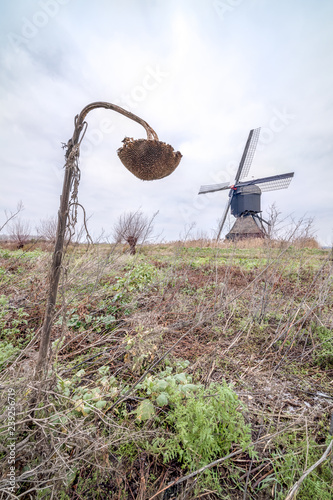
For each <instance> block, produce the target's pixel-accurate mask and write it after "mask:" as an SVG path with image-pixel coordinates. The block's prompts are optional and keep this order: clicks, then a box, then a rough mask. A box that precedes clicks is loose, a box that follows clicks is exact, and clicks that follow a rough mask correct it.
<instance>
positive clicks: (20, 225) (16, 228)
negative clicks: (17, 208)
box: [9, 219, 31, 248]
mask: <svg viewBox="0 0 333 500" xmlns="http://www.w3.org/2000/svg"><path fill="white" fill-rule="evenodd" d="M30 234H31V233H30V223H29V222H28V221H27V220H22V219H15V220H14V221H12V223H11V224H10V228H9V236H10V239H11V241H12V242H13V243H15V245H16V247H17V248H23V247H24V245H26V244H27V243H28V242H29V240H30V239H31V236H30Z"/></svg>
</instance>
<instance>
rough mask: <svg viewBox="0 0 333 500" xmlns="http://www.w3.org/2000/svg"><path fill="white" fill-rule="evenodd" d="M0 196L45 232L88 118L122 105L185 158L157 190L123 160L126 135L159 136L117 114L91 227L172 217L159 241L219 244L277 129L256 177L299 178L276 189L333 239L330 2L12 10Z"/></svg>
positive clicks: (94, 154)
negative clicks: (233, 184) (242, 180)
mask: <svg viewBox="0 0 333 500" xmlns="http://www.w3.org/2000/svg"><path fill="white" fill-rule="evenodd" d="M0 5H1V7H0V9H1V20H0V26H1V67H2V68H1V76H0V85H1V87H0V88H1V96H0V100H1V110H2V112H1V118H0V126H1V149H0V155H1V163H0V165H1V184H0V185H1V189H0V196H1V198H0V220H1V218H2V217H3V211H4V210H5V209H6V210H14V209H15V207H16V204H17V202H18V201H19V200H22V201H23V204H24V207H25V210H24V212H23V214H22V217H24V218H25V219H28V220H29V221H30V222H31V225H32V227H34V226H35V225H38V222H39V220H40V219H43V218H46V217H49V216H52V215H54V214H55V213H56V212H57V210H58V205H59V195H60V192H61V187H62V177H63V163H64V158H63V154H64V152H63V150H62V149H61V145H62V143H64V142H67V141H68V139H69V138H70V137H71V136H72V133H73V121H74V116H75V115H76V114H78V113H79V112H80V111H81V109H82V108H83V107H85V106H86V105H87V104H88V103H90V102H94V101H108V102H112V103H116V104H118V105H120V106H123V107H125V108H127V109H129V110H131V111H132V112H133V113H135V114H137V115H139V116H140V117H141V118H143V119H144V120H146V121H147V122H148V123H149V124H150V125H151V126H152V127H153V128H154V130H156V132H157V134H158V136H159V138H160V140H162V141H164V142H167V143H169V144H171V145H172V146H173V147H174V148H175V150H179V151H181V153H182V154H183V158H182V161H181V163H180V166H179V167H178V169H177V170H176V171H175V172H174V173H173V174H172V175H171V176H169V177H167V178H165V179H162V180H158V181H154V182H142V181H140V180H139V179H137V178H135V177H134V176H133V175H132V174H130V173H129V172H128V171H127V170H126V169H125V168H124V167H123V165H122V164H121V162H120V160H119V158H118V156H117V154H116V150H117V149H118V148H119V147H120V146H121V145H122V143H121V141H122V139H123V138H124V137H125V136H129V137H134V138H141V137H145V132H144V129H143V128H142V127H141V126H140V125H138V124H136V123H134V122H132V121H131V120H128V119H127V118H125V117H123V116H121V115H118V114H117V113H114V112H111V111H108V110H105V109H103V110H96V111H93V112H92V113H90V114H89V116H88V124H89V126H88V130H87V133H86V136H85V138H84V141H83V143H82V150H81V162H80V167H81V172H82V174H81V184H80V192H79V200H80V202H81V203H82V204H83V205H84V206H85V208H86V211H87V213H88V214H89V215H90V216H91V218H90V220H89V224H90V230H91V232H92V233H93V235H94V236H95V237H97V236H98V235H99V234H100V232H101V230H102V228H104V230H105V232H106V233H110V232H111V231H112V226H113V224H114V222H115V221H116V219H117V218H118V216H119V215H120V214H121V213H123V212H124V211H134V210H137V209H139V208H140V209H141V210H142V211H143V212H144V213H145V214H147V215H152V214H153V213H154V212H156V211H157V210H159V215H158V217H157V219H156V223H155V228H156V233H161V232H162V234H163V237H164V238H165V239H166V240H174V239H178V238H179V236H180V235H181V234H183V233H184V228H185V226H188V225H189V224H191V223H193V222H195V223H196V229H197V230H198V231H201V230H202V231H205V232H207V233H208V234H209V235H212V234H213V231H214V230H216V227H217V222H218V219H219V217H220V216H221V214H222V212H223V210H224V206H225V204H226V202H227V192H226V191H224V192H221V193H214V194H210V195H206V196H204V197H199V196H198V195H197V193H198V190H199V187H200V185H201V184H212V183H214V182H225V181H232V180H233V176H234V174H235V172H236V169H237V166H238V163H239V161H240V157H241V153H242V149H243V148H244V145H245V142H246V139H247V136H248V133H249V130H250V129H252V128H256V127H262V132H261V140H260V142H259V145H258V149H257V153H256V156H255V158H254V161H253V164H252V168H251V171H250V174H249V175H250V177H263V176H266V175H275V174H279V173H285V172H291V171H294V172H295V177H294V179H293V180H292V182H291V184H290V187H289V188H288V190H281V191H273V192H269V193H263V195H262V209H263V212H264V213H265V211H266V210H267V209H268V207H269V206H270V205H272V203H274V202H275V203H276V205H277V207H278V208H279V210H280V211H281V212H282V213H283V215H284V216H287V215H289V214H293V216H294V217H295V218H296V219H299V218H301V217H303V216H306V217H314V218H315V223H314V227H315V230H316V235H317V237H318V239H319V241H320V242H321V243H322V244H324V245H330V244H332V240H333V232H332V228H333V223H332V208H333V194H332V190H333V169H332V132H333V114H332V111H333V65H332V55H333V30H332V24H333V2H332V1H331V0H321V1H320V2H317V1H316V0H219V1H217V0H122V1H121V2H119V1H116V0H108V1H107V0H95V1H94V2H92V1H88V0H37V1H35V0H2V1H1V4H0Z"/></svg>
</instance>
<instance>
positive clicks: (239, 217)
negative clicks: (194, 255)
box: [199, 128, 294, 239]
mask: <svg viewBox="0 0 333 500" xmlns="http://www.w3.org/2000/svg"><path fill="white" fill-rule="evenodd" d="M259 134H260V128H257V129H253V130H251V131H250V134H249V137H248V139H247V142H246V145H245V149H244V152H243V155H242V159H241V161H240V164H239V167H238V170H237V173H236V177H235V181H234V184H233V185H230V184H229V183H224V184H213V185H209V186H201V188H200V191H199V194H206V193H212V192H214V191H224V190H226V189H229V200H228V202H227V206H226V208H225V211H224V214H223V217H222V219H221V221H220V224H219V228H218V234H217V239H219V237H220V235H221V232H222V229H223V226H224V223H225V221H226V218H227V215H228V212H229V209H230V210H231V214H232V215H233V216H234V217H236V222H235V224H234V226H233V227H232V229H231V230H230V232H229V233H228V234H227V235H226V238H227V239H240V238H264V237H265V236H266V234H267V231H266V229H265V226H264V224H263V223H266V224H268V223H267V222H265V221H264V220H263V219H262V217H261V216H260V215H259V214H261V193H262V192H263V191H273V190H276V189H285V188H287V187H288V186H289V184H290V182H291V179H292V178H293V176H294V172H290V173H288V174H280V175H273V176H271V177H262V178H260V179H252V180H250V181H244V180H242V179H245V178H246V176H247V175H248V173H249V170H250V167H251V163H252V160H253V157H254V153H255V150H256V146H257V143H258V138H259ZM259 186H260V187H259Z"/></svg>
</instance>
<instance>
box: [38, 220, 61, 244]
mask: <svg viewBox="0 0 333 500" xmlns="http://www.w3.org/2000/svg"><path fill="white" fill-rule="evenodd" d="M57 224H58V221H57V217H49V218H48V219H42V220H41V221H40V224H39V226H37V227H36V231H37V234H38V237H39V238H40V239H42V240H44V241H46V242H48V243H55V239H56V234H57Z"/></svg>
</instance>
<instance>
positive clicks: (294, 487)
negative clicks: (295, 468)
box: [285, 439, 333, 500]
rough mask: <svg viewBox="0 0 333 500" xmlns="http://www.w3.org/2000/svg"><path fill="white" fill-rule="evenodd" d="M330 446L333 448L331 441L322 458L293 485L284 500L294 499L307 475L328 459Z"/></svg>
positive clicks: (332, 441)
mask: <svg viewBox="0 0 333 500" xmlns="http://www.w3.org/2000/svg"><path fill="white" fill-rule="evenodd" d="M332 446H333V439H332V440H331V442H330V444H329V445H328V447H327V448H326V450H325V452H324V454H323V455H322V457H321V458H320V459H319V460H317V462H316V463H315V464H313V465H312V466H311V467H310V468H309V469H308V470H307V471H305V472H304V474H303V475H302V476H301V477H300V478H299V480H298V481H297V483H295V484H294V486H293V487H292V489H291V490H290V491H289V493H288V495H287V496H286V498H285V500H292V499H293V498H294V497H295V495H296V493H297V491H298V489H299V488H300V486H301V484H302V483H303V481H304V479H305V478H306V477H307V476H308V475H309V474H311V472H312V471H313V470H315V468H316V467H318V465H320V464H321V463H322V462H324V461H325V460H326V458H327V457H328V455H329V454H330V452H331V450H332Z"/></svg>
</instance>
